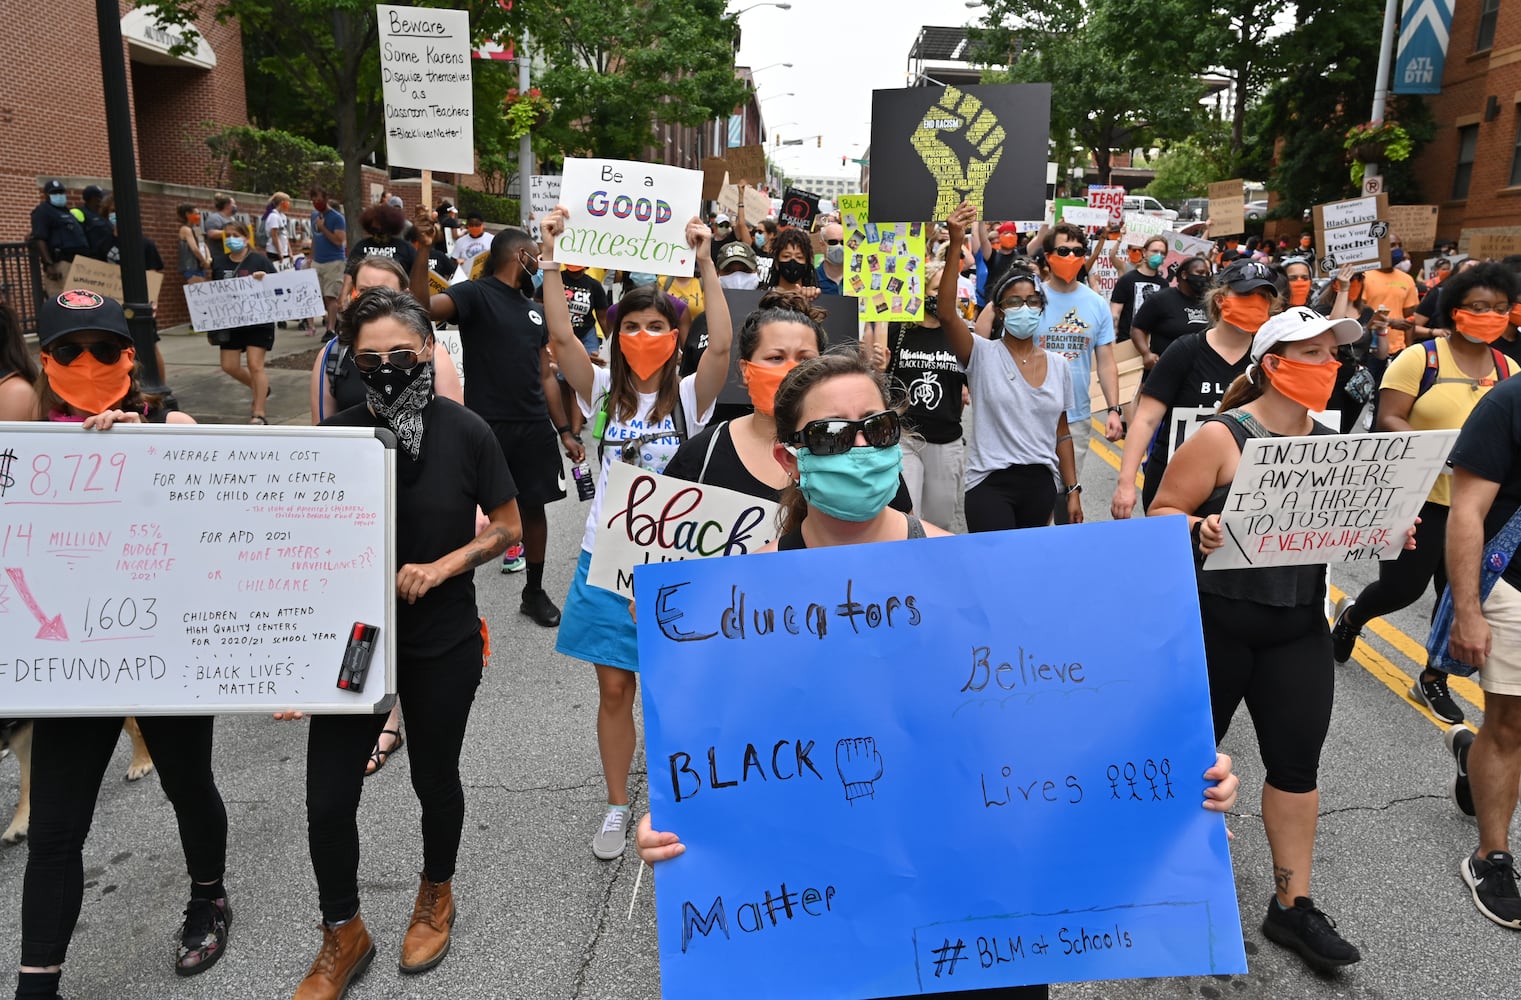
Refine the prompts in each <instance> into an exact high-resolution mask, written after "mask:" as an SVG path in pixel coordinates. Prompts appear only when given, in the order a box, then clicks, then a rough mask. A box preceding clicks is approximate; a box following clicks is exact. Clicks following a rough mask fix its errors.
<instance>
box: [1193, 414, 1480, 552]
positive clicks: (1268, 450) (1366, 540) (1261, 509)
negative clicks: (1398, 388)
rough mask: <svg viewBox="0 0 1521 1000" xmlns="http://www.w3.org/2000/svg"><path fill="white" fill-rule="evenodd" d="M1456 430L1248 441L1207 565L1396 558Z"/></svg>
mask: <svg viewBox="0 0 1521 1000" xmlns="http://www.w3.org/2000/svg"><path fill="white" fill-rule="evenodd" d="M1457 437H1458V432H1457V431H1455V430H1450V431H1412V432H1409V433H1401V434H1342V435H1335V436H1332V435H1318V436H1314V437H1295V438H1249V439H1248V440H1247V442H1246V445H1245V446H1244V447H1243V448H1242V449H1241V463H1240V464H1239V465H1237V466H1236V477H1235V480H1234V481H1233V483H1232V484H1231V492H1230V496H1229V497H1228V498H1226V501H1225V510H1224V512H1223V513H1222V514H1221V515H1220V526H1221V528H1222V529H1223V530H1224V532H1225V544H1224V545H1223V546H1222V547H1221V548H1219V549H1218V550H1216V551H1215V552H1214V553H1212V554H1211V555H1210V556H1209V558H1208V559H1206V560H1205V562H1204V568H1205V569H1206V570H1215V569H1246V568H1248V567H1252V566H1300V565H1311V564H1315V563H1332V562H1354V561H1358V560H1374V559H1379V560H1385V559H1394V558H1395V557H1397V556H1398V555H1399V554H1400V551H1401V550H1402V549H1403V548H1404V546H1405V533H1406V532H1407V531H1409V530H1410V526H1411V525H1412V524H1415V518H1416V515H1417V514H1419V513H1420V511H1421V505H1422V504H1424V503H1425V502H1426V495H1427V494H1428V493H1430V492H1431V487H1432V485H1433V484H1434V483H1435V482H1436V478H1437V476H1439V475H1442V474H1443V473H1444V470H1445V467H1446V463H1447V453H1448V452H1449V451H1451V450H1452V444H1453V442H1454V441H1456V440H1457Z"/></svg>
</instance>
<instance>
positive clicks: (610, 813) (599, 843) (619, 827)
mask: <svg viewBox="0 0 1521 1000" xmlns="http://www.w3.org/2000/svg"><path fill="white" fill-rule="evenodd" d="M628 819H629V807H628V806H608V807H607V815H606V816H604V817H602V828H601V829H599V830H598V831H597V833H596V835H595V836H593V837H592V853H593V854H595V855H596V856H597V857H599V858H601V859H602V860H603V861H614V860H616V859H618V858H620V857H622V856H623V851H624V849H625V848H627V847H628Z"/></svg>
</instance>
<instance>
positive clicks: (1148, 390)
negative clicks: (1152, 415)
mask: <svg viewBox="0 0 1521 1000" xmlns="http://www.w3.org/2000/svg"><path fill="white" fill-rule="evenodd" d="M1157 294H1158V295H1160V294H1163V293H1160V292H1159V293H1157ZM1251 360H1252V359H1251V351H1250V350H1248V351H1244V352H1242V355H1241V360H1240V361H1238V362H1236V363H1235V364H1231V363H1230V362H1229V361H1226V360H1225V359H1224V358H1222V357H1221V356H1220V355H1219V354H1216V353H1215V349H1214V348H1213V347H1211V346H1210V345H1209V342H1208V341H1207V340H1205V339H1204V334H1202V333H1195V334H1189V335H1188V336H1185V337H1183V338H1182V339H1180V340H1177V341H1175V342H1174V343H1173V344H1172V345H1171V346H1169V347H1168V348H1167V350H1166V352H1165V353H1164V354H1163V355H1162V358H1161V360H1159V361H1158V362H1157V363H1156V367H1154V368H1152V370H1151V376H1150V377H1149V378H1147V380H1146V382H1145V384H1144V385H1142V386H1141V392H1142V393H1143V394H1144V395H1147V396H1150V397H1151V398H1153V399H1156V400H1160V401H1161V402H1163V403H1166V404H1167V412H1166V413H1165V414H1163V416H1162V423H1161V425H1160V426H1159V427H1158V428H1157V436H1156V438H1155V439H1154V440H1153V441H1152V446H1151V454H1150V457H1149V458H1147V460H1146V484H1145V497H1146V502H1147V503H1150V501H1151V498H1152V497H1155V496H1156V491H1157V486H1159V485H1160V484H1161V482H1162V473H1163V472H1165V471H1166V470H1167V460H1168V458H1169V457H1170V456H1171V455H1172V453H1173V452H1175V451H1177V450H1178V445H1180V444H1182V443H1183V441H1184V440H1185V439H1186V438H1187V437H1188V436H1189V435H1191V434H1193V432H1194V431H1196V430H1198V429H1199V427H1200V425H1201V424H1203V423H1204V421H1205V420H1206V419H1207V418H1208V417H1209V416H1210V415H1211V414H1213V413H1214V412H1215V411H1216V410H1217V409H1219V408H1220V400H1222V399H1224V398H1225V390H1227V389H1229V388H1230V384H1231V383H1232V382H1234V381H1235V380H1236V376H1237V375H1240V374H1242V373H1243V372H1245V371H1246V367H1247V365H1249V364H1251Z"/></svg>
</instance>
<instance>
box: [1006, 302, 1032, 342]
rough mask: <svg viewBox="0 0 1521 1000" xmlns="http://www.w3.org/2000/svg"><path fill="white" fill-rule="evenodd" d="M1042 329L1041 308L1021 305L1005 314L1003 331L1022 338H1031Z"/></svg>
mask: <svg viewBox="0 0 1521 1000" xmlns="http://www.w3.org/2000/svg"><path fill="white" fill-rule="evenodd" d="M1038 329H1040V310H1039V309H1036V308H1034V307H1032V306H1019V307H1017V308H1015V309H1010V310H1008V311H1006V312H1005V313H1004V314H1003V332H1004V333H1007V334H1008V335H1009V336H1011V337H1018V338H1019V339H1020V340H1029V339H1030V338H1031V337H1033V336H1035V331H1036V330H1038Z"/></svg>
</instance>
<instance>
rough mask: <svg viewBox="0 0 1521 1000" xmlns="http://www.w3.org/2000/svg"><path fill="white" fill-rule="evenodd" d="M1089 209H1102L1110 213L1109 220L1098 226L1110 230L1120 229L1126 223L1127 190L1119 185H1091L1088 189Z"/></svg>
mask: <svg viewBox="0 0 1521 1000" xmlns="http://www.w3.org/2000/svg"><path fill="white" fill-rule="evenodd" d="M1088 207H1089V208H1102V209H1103V210H1104V211H1105V212H1107V213H1108V218H1106V219H1105V220H1104V221H1103V222H1101V223H1098V225H1104V226H1108V227H1109V228H1110V229H1119V228H1120V224H1121V223H1123V222H1124V221H1125V189H1124V188H1122V187H1120V186H1119V185H1117V184H1114V185H1110V186H1108V187H1104V186H1101V185H1097V184H1094V185H1090V186H1089V188H1088Z"/></svg>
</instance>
